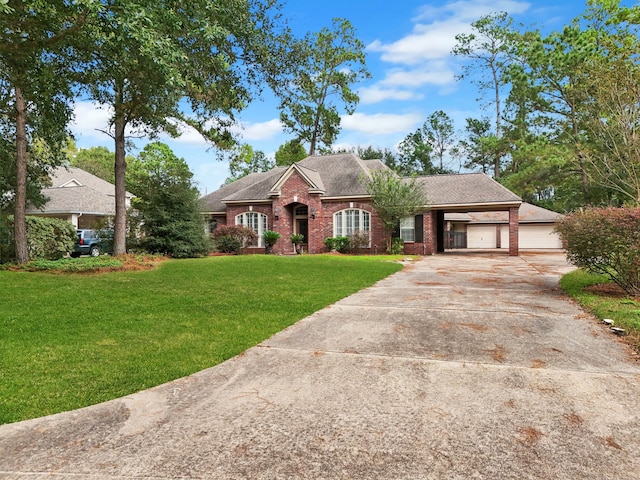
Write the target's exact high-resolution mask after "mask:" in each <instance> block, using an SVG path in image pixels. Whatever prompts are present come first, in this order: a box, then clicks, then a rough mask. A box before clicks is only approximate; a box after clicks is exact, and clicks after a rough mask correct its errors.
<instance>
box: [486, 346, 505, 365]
mask: <svg viewBox="0 0 640 480" xmlns="http://www.w3.org/2000/svg"><path fill="white" fill-rule="evenodd" d="M489 353H490V354H491V358H492V359H493V360H495V361H496V362H500V363H502V362H504V360H505V358H506V357H507V349H506V348H504V347H503V346H502V345H496V346H495V347H494V348H492V349H491V350H489Z"/></svg>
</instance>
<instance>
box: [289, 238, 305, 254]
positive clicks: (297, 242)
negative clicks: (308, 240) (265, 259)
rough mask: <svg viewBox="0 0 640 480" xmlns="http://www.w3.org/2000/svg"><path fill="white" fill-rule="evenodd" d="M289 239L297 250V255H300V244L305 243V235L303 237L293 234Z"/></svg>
mask: <svg viewBox="0 0 640 480" xmlns="http://www.w3.org/2000/svg"><path fill="white" fill-rule="evenodd" d="M289 239H290V240H291V243H293V246H294V247H295V249H296V253H300V252H301V249H300V244H301V243H302V242H304V235H302V234H301V233H292V234H291V236H290V237H289Z"/></svg>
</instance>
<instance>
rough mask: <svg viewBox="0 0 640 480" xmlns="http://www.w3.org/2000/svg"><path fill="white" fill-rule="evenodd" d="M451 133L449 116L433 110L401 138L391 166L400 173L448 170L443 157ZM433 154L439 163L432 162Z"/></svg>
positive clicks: (449, 144) (450, 138)
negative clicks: (396, 156) (397, 155)
mask: <svg viewBox="0 0 640 480" xmlns="http://www.w3.org/2000/svg"><path fill="white" fill-rule="evenodd" d="M454 135H455V131H454V128H453V122H452V121H451V118H450V117H449V116H448V115H447V114H446V113H445V112H443V111H442V110H438V111H437V112H434V113H432V114H431V115H429V118H428V119H427V121H426V122H425V123H424V124H423V125H422V127H421V128H419V129H417V130H416V131H415V132H413V133H410V134H409V135H407V136H406V137H405V139H404V140H403V141H402V142H400V145H398V151H399V153H400V154H399V158H398V162H397V164H396V165H395V168H393V169H394V170H395V171H396V172H397V173H399V174H401V175H413V174H417V175H433V174H438V173H451V172H450V170H449V169H447V168H445V166H444V165H445V163H444V158H445V155H446V154H447V153H448V152H449V150H450V149H451V148H452V146H453V143H454ZM432 154H434V155H435V157H436V158H437V159H438V163H439V165H438V166H436V165H433V162H432V158H431V156H432Z"/></svg>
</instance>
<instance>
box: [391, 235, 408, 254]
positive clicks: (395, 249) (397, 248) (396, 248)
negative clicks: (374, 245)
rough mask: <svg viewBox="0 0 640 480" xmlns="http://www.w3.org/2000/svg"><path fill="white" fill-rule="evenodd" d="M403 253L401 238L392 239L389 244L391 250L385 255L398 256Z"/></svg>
mask: <svg viewBox="0 0 640 480" xmlns="http://www.w3.org/2000/svg"><path fill="white" fill-rule="evenodd" d="M403 252H404V240H402V239H401V238H394V239H393V241H392V242H391V249H389V251H387V253H389V254H391V255H399V254H401V253H403Z"/></svg>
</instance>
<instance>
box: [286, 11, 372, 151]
mask: <svg viewBox="0 0 640 480" xmlns="http://www.w3.org/2000/svg"><path fill="white" fill-rule="evenodd" d="M332 27H333V29H332V30H330V29H329V28H323V29H322V30H320V31H319V32H318V33H314V34H310V35H307V36H306V37H305V39H304V41H303V42H302V43H301V44H300V45H299V49H300V51H299V53H298V57H297V58H299V59H301V61H300V65H299V67H298V68H297V69H296V70H295V71H294V73H293V75H292V77H293V78H292V79H291V81H290V82H289V87H288V89H286V91H285V92H284V95H283V96H282V101H281V103H280V120H281V121H282V123H283V124H284V126H285V129H286V130H287V131H289V132H291V133H293V134H294V135H296V139H297V140H298V141H299V142H304V143H308V144H309V150H308V153H309V155H315V153H316V150H318V149H319V147H322V146H324V147H325V148H327V149H330V148H331V145H332V144H333V142H334V141H335V139H336V137H337V136H338V133H339V132H340V115H339V106H341V107H342V108H344V110H345V111H346V112H347V113H348V114H349V115H351V114H352V113H353V112H354V111H355V107H356V105H357V104H358V102H359V100H360V99H359V97H358V95H357V94H356V93H355V92H354V91H353V90H352V86H353V85H354V84H355V83H357V82H358V81H360V80H363V79H365V78H368V77H369V76H370V74H369V72H368V70H367V68H366V64H365V53H364V48H365V46H364V44H363V43H362V42H361V41H360V40H358V39H357V38H356V36H355V29H354V28H353V26H352V25H351V23H350V22H349V21H348V20H345V19H340V18H336V19H334V20H333V25H332ZM340 104H341V105H340Z"/></svg>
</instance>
